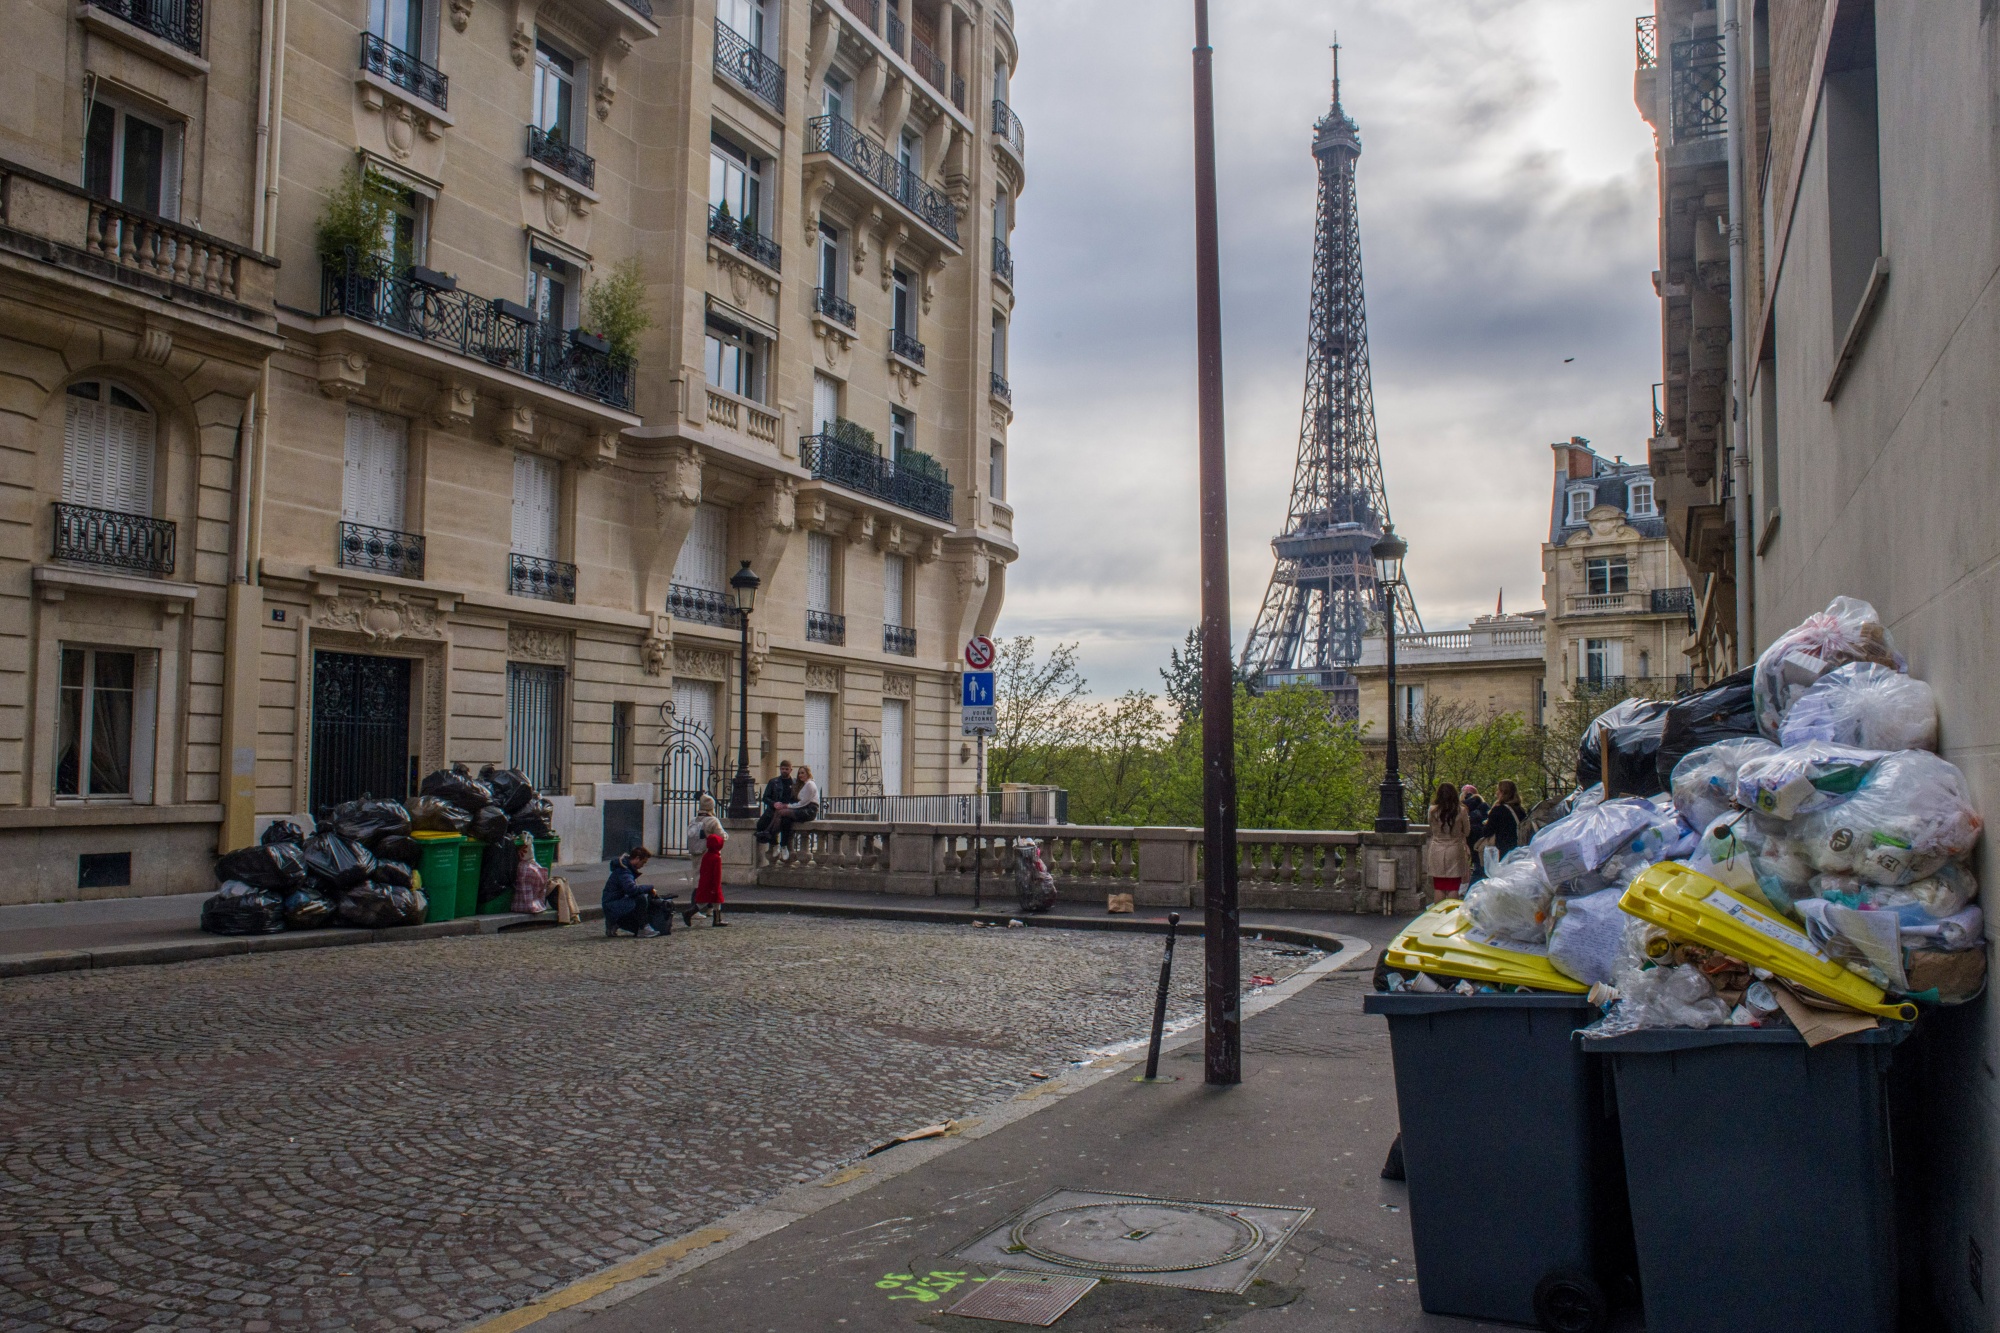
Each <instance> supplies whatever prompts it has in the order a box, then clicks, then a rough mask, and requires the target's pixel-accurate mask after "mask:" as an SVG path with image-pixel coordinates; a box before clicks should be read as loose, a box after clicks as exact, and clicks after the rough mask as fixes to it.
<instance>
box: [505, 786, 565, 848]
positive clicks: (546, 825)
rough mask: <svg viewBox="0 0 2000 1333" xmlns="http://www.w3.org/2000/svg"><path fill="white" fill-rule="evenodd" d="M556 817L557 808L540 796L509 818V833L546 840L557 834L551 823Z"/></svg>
mask: <svg viewBox="0 0 2000 1333" xmlns="http://www.w3.org/2000/svg"><path fill="white" fill-rule="evenodd" d="M555 817H556V808H555V806H554V805H553V804H551V803H550V802H548V801H546V800H543V799H542V798H541V797H539V796H538V797H536V798H535V799H534V800H532V801H529V802H528V803H527V804H526V805H524V806H522V807H521V808H520V809H519V810H517V811H515V812H514V813H512V814H510V815H508V816H507V831H508V832H510V833H525V834H527V835H529V836H530V837H534V838H546V837H548V836H549V835H550V834H552V833H554V832H555V826H554V824H553V823H552V822H551V821H553V820H554V819H555Z"/></svg>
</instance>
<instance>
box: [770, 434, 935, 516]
mask: <svg viewBox="0 0 2000 1333" xmlns="http://www.w3.org/2000/svg"><path fill="white" fill-rule="evenodd" d="M918 459H921V460H922V461H921V462H919V461H917V460H918ZM799 462H800V463H801V464H803V465H804V467H805V468H806V470H807V471H808V472H810V473H812V475H813V477H814V478H816V479H817V480H820V481H830V482H832V483H833V484H834V485H836V486H841V487H845V488H846V489H847V490H850V491H857V492H859V493H860V494H862V495H872V496H874V497H876V498H877V499H880V500H887V501H888V502H889V503H890V504H894V505H901V506H902V507H903V508H905V509H910V510H914V511H916V512H917V513H919V514H927V515H929V516H930V517H931V518H935V519H939V520H941V521H944V522H949V521H950V520H951V476H950V474H949V473H948V472H946V471H945V470H944V469H943V468H942V467H939V466H938V465H937V462H936V460H934V459H932V458H930V457H929V456H928V455H918V454H913V453H906V454H904V455H903V459H902V462H901V465H900V466H899V465H898V464H896V463H892V462H890V461H889V460H888V459H886V458H883V457H882V456H881V455H879V454H877V453H875V452H873V451H872V450H868V449H863V448H860V447H858V446H856V445H852V444H848V443H847V442H846V441H844V440H839V439H836V438H834V437H833V436H831V435H807V436H804V437H803V438H801V439H800V440H799Z"/></svg>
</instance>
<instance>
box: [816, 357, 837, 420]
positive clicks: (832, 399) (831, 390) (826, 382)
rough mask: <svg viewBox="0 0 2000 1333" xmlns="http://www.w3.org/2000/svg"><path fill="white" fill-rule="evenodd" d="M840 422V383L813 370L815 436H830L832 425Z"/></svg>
mask: <svg viewBox="0 0 2000 1333" xmlns="http://www.w3.org/2000/svg"><path fill="white" fill-rule="evenodd" d="M838 420H840V381H839V380H837V379H835V378H833V376H831V375H827V374H823V373H821V372H820V371H817V370H815V371H814V372H813V419H812V427H813V431H814V433H816V434H820V435H830V434H832V433H833V423H834V422H836V421H838Z"/></svg>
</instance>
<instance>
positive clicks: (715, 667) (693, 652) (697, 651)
mask: <svg viewBox="0 0 2000 1333" xmlns="http://www.w3.org/2000/svg"><path fill="white" fill-rule="evenodd" d="M674 674H675V675H676V676H692V677H694V678H696V679H699V680H727V679H729V654H728V653H725V652H720V651H717V650H716V649H713V648H689V647H686V646H682V647H678V648H675V649H674Z"/></svg>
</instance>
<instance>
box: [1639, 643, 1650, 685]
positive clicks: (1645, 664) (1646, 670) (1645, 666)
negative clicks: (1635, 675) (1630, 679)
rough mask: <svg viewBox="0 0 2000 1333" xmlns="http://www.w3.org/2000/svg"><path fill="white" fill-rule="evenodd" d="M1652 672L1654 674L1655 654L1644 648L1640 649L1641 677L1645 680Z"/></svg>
mask: <svg viewBox="0 0 2000 1333" xmlns="http://www.w3.org/2000/svg"><path fill="white" fill-rule="evenodd" d="M1652 674H1653V655H1652V654H1651V653H1649V652H1647V651H1645V650H1644V649H1641V650H1640V651H1639V679H1640V680H1644V679H1646V677H1648V676H1650V675H1652Z"/></svg>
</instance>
